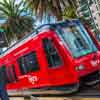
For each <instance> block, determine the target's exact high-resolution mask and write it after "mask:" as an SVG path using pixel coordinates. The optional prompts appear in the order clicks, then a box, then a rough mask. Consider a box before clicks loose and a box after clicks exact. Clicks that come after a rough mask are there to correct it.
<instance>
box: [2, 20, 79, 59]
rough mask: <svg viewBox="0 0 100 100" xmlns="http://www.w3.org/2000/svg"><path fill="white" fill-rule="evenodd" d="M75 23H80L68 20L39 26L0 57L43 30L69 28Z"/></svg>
mask: <svg viewBox="0 0 100 100" xmlns="http://www.w3.org/2000/svg"><path fill="white" fill-rule="evenodd" d="M77 23H80V21H79V20H78V19H70V20H65V21H60V22H57V23H51V24H44V25H41V26H40V27H38V28H37V29H35V30H34V31H33V32H31V33H30V34H29V35H27V36H25V37H24V38H22V39H20V40H19V41H18V42H16V43H15V44H13V45H12V46H10V47H9V48H7V50H5V51H4V52H3V53H2V54H1V55H0V57H3V56H5V55H6V54H8V53H9V52H11V51H13V50H14V49H16V48H18V47H19V46H21V45H22V44H24V43H26V42H27V41H28V40H30V39H32V38H33V37H35V36H37V35H38V33H39V32H41V31H43V30H45V29H50V28H52V29H55V28H56V27H57V26H63V25H64V26H65V25H66V26H69V25H75V24H77Z"/></svg>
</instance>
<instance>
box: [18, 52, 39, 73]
mask: <svg viewBox="0 0 100 100" xmlns="http://www.w3.org/2000/svg"><path fill="white" fill-rule="evenodd" d="M18 63H19V67H20V70H21V73H22V74H25V73H28V72H32V71H38V70H39V64H38V60H37V56H36V52H31V53H29V54H27V55H25V56H22V57H20V58H19V59H18Z"/></svg>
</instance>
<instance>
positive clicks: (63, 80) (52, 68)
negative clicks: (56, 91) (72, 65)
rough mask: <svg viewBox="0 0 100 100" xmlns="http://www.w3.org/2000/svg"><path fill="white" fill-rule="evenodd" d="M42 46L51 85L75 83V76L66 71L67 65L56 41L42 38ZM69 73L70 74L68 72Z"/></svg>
mask: <svg viewBox="0 0 100 100" xmlns="http://www.w3.org/2000/svg"><path fill="white" fill-rule="evenodd" d="M42 43H43V48H44V52H45V56H46V61H47V64H48V66H47V67H48V76H49V79H50V82H51V84H52V85H56V86H57V85H68V84H75V82H76V83H77V78H76V76H75V75H74V76H73V75H71V74H72V73H70V71H69V72H68V65H65V63H64V58H63V56H62V55H61V53H60V52H62V51H60V49H58V46H57V45H56V43H57V42H56V41H55V40H54V39H53V38H51V37H47V38H43V39H42ZM69 73H70V74H69Z"/></svg>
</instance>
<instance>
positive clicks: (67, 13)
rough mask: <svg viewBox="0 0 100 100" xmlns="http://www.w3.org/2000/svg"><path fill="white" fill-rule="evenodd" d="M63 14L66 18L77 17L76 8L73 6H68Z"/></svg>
mask: <svg viewBox="0 0 100 100" xmlns="http://www.w3.org/2000/svg"><path fill="white" fill-rule="evenodd" d="M63 16H64V19H69V18H77V15H76V10H75V8H73V7H71V6H69V7H66V8H65V9H64V12H63Z"/></svg>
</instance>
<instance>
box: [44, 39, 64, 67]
mask: <svg viewBox="0 0 100 100" xmlns="http://www.w3.org/2000/svg"><path fill="white" fill-rule="evenodd" d="M43 46H44V50H45V53H46V57H47V61H48V64H49V67H57V66H60V65H62V60H61V58H60V56H59V53H58V51H57V48H56V47H55V45H54V44H53V42H52V40H51V39H43Z"/></svg>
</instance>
